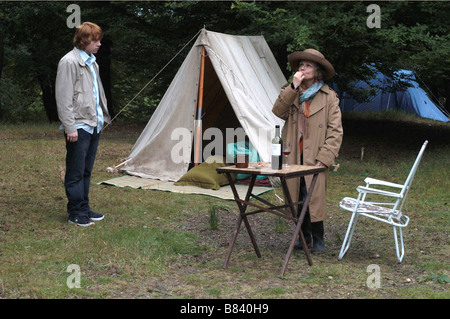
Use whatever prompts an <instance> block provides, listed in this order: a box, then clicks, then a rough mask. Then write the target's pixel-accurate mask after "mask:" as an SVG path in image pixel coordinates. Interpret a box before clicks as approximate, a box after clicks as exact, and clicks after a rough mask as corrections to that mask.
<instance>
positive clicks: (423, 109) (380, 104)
mask: <svg viewBox="0 0 450 319" xmlns="http://www.w3.org/2000/svg"><path fill="white" fill-rule="evenodd" d="M397 72H398V73H399V75H400V76H405V77H406V79H407V82H409V83H410V84H411V86H410V87H408V88H406V89H405V90H403V91H394V92H392V90H390V88H391V87H392V80H391V79H390V78H389V77H387V76H385V75H384V74H383V73H381V72H378V73H377V74H376V76H375V77H374V78H373V79H372V80H371V81H369V83H366V82H365V81H359V82H357V83H355V84H354V85H355V86H356V87H357V88H359V89H368V88H376V87H378V88H379V89H377V90H376V94H375V96H373V97H372V98H371V100H370V101H369V102H362V103H361V102H358V101H356V99H354V98H353V97H352V96H351V95H349V94H347V93H346V92H340V94H339V95H340V98H341V102H340V107H341V110H342V111H356V112H364V111H387V110H402V111H405V112H407V113H413V114H416V115H418V116H420V117H424V118H429V119H433V120H436V121H442V122H448V121H449V118H448V117H447V116H446V115H445V114H444V113H443V112H442V111H441V110H440V109H439V108H438V107H437V106H436V105H435V104H434V103H433V102H432V101H431V100H430V99H429V98H428V96H427V94H426V93H425V91H424V90H423V89H421V88H420V86H419V84H418V83H417V81H416V78H415V75H414V72H413V71H409V70H399V71H397ZM337 91H339V90H337Z"/></svg>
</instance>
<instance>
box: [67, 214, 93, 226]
mask: <svg viewBox="0 0 450 319" xmlns="http://www.w3.org/2000/svg"><path fill="white" fill-rule="evenodd" d="M69 223H70V224H76V225H78V226H82V227H88V226H91V225H94V223H93V222H92V221H91V220H90V219H89V217H88V216H84V215H82V216H78V215H70V216H69Z"/></svg>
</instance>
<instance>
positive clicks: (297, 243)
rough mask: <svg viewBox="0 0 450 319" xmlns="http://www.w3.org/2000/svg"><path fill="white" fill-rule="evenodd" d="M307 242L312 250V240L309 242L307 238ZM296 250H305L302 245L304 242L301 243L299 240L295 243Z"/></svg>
mask: <svg viewBox="0 0 450 319" xmlns="http://www.w3.org/2000/svg"><path fill="white" fill-rule="evenodd" d="M305 241H306V245H308V248H311V239H310V241H308V240H307V239H306V238H305ZM294 249H297V250H303V245H302V242H301V241H300V240H297V241H296V242H295V244H294Z"/></svg>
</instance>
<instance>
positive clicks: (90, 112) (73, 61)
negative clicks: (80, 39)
mask: <svg viewBox="0 0 450 319" xmlns="http://www.w3.org/2000/svg"><path fill="white" fill-rule="evenodd" d="M94 70H95V72H96V73H97V79H98V90H99V97H100V105H101V107H102V110H103V116H104V121H105V123H110V122H111V117H110V115H109V113H108V108H107V102H106V96H105V91H104V89H103V85H102V81H101V79H100V74H99V69H98V64H97V63H94ZM93 87H94V84H93V81H92V74H91V70H90V69H89V66H88V65H87V64H85V63H84V61H83V59H82V58H81V56H80V53H79V52H78V49H77V48H73V50H72V51H70V52H69V53H67V54H66V55H65V56H63V57H62V59H61V60H60V61H59V64H58V71H57V74H56V84H55V97H56V106H57V110H58V117H59V120H60V121H61V123H62V125H63V126H64V131H65V132H66V133H73V132H75V131H76V130H77V129H76V125H77V124H81V123H84V124H87V125H89V126H92V127H96V126H97V106H96V103H95V97H94V92H93Z"/></svg>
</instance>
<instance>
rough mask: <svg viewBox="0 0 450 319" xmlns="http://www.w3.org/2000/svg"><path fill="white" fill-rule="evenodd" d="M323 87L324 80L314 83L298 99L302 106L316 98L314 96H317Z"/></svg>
mask: <svg viewBox="0 0 450 319" xmlns="http://www.w3.org/2000/svg"><path fill="white" fill-rule="evenodd" d="M322 85H323V81H322V80H319V81H317V82H314V83H313V85H311V86H310V87H309V88H307V89H306V90H305V91H304V92H303V93H302V94H300V96H299V98H298V101H299V102H300V104H302V103H303V102H304V101H306V100H309V101H311V100H312V99H313V98H314V96H316V93H317V92H318V91H319V90H320V88H321V87H322Z"/></svg>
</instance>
